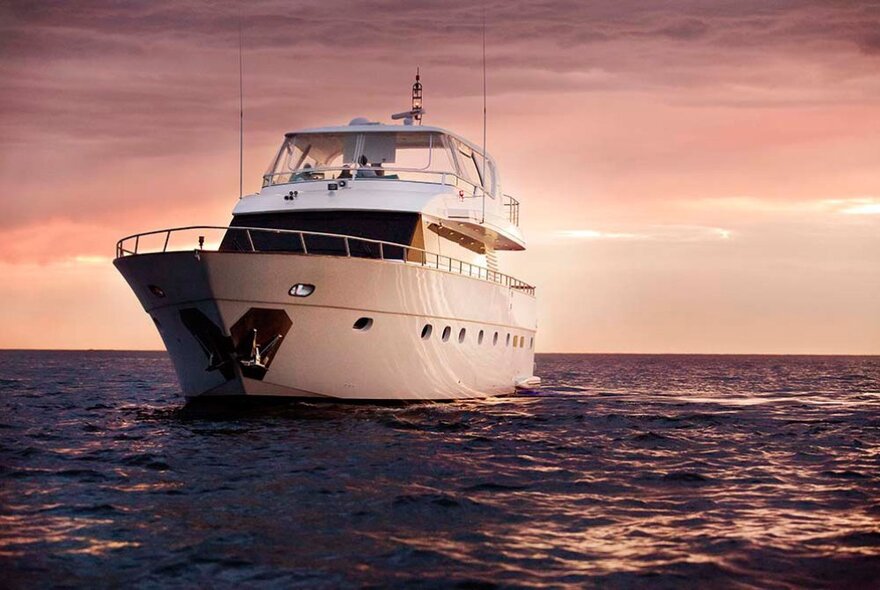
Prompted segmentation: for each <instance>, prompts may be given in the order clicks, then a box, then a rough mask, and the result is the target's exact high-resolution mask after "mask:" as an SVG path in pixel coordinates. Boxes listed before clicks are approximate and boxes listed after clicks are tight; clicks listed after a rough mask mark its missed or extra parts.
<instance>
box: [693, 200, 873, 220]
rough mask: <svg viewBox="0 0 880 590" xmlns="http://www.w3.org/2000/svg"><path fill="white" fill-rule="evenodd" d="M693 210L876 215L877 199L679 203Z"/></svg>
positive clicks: (781, 213)
mask: <svg viewBox="0 0 880 590" xmlns="http://www.w3.org/2000/svg"><path fill="white" fill-rule="evenodd" d="M683 206H685V207H687V208H693V209H702V210H714V211H728V212H739V213H758V214H769V215H824V216H826V217H828V216H835V215H876V214H880V198H878V197H854V198H846V199H811V200H790V201H785V200H779V199H762V198H757V197H722V198H714V199H696V200H691V201H687V202H685V203H683Z"/></svg>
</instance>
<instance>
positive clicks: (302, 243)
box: [299, 232, 309, 254]
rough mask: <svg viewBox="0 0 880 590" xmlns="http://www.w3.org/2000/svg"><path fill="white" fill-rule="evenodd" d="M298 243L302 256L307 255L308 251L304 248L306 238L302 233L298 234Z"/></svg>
mask: <svg viewBox="0 0 880 590" xmlns="http://www.w3.org/2000/svg"><path fill="white" fill-rule="evenodd" d="M299 243H300V244H301V245H302V249H303V254H308V253H309V249H308V248H306V238H305V236H304V235H303V233H302V232H299Z"/></svg>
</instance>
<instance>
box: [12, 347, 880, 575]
mask: <svg viewBox="0 0 880 590" xmlns="http://www.w3.org/2000/svg"><path fill="white" fill-rule="evenodd" d="M538 374H539V375H541V376H542V377H543V378H544V381H545V384H546V387H545V388H544V389H543V390H542V391H541V392H540V393H533V394H528V395H520V396H515V397H509V398H502V399H494V400H490V401H485V402H467V403H454V404H443V405H418V406H408V407H374V406H344V405H316V404H305V403H285V404H281V405H277V404H276V405H269V406H244V407H235V408H229V409H224V408H218V407H210V406H209V407H184V406H183V405H182V398H181V396H180V395H179V393H178V390H177V386H176V382H175V378H174V374H173V372H172V370H171V366H170V363H169V361H168V360H167V358H166V356H165V355H164V354H151V353H99V352H96V353H73V352H68V353H59V352H2V353H0V408H2V410H0V586H4V587H19V588H30V587H34V586H35V585H36V586H52V585H60V586H99V587H106V586H123V585H126V586H127V585H129V584H133V585H136V586H139V587H152V586H167V585H173V586H186V587H192V586H200V587H234V586H243V587H261V586H268V587H282V588H287V587H315V588H333V587H340V586H362V585H376V586H383V587H384V586H402V587H414V588H423V587H429V588H430V587H462V588H474V587H478V588H479V587H486V588H492V587H495V586H498V587H534V586H556V587H562V586H571V587H575V586H577V587H582V586H602V587H649V588H664V587H731V586H734V587H761V588H790V587H794V586H821V587H857V588H867V587H875V588H876V587H878V586H880V584H878V582H880V358H878V357H862V358H859V357H721V356H719V357H714V356H708V357H688V356H615V355H607V356H605V355H595V356H594V355H591V356H563V355H559V356H557V355H543V356H539V358H538Z"/></svg>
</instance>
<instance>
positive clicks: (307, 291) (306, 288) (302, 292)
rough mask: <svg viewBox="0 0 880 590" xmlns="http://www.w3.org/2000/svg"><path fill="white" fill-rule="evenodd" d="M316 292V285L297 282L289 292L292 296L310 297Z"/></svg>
mask: <svg viewBox="0 0 880 590" xmlns="http://www.w3.org/2000/svg"><path fill="white" fill-rule="evenodd" d="M314 292H315V286H314V285H310V284H309V283H297V284H295V285H294V286H293V287H291V288H290V290H289V291H288V292H287V294H288V295H290V296H291V297H308V296H309V295H311V294H312V293H314Z"/></svg>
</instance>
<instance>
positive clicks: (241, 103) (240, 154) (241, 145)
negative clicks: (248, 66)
mask: <svg viewBox="0 0 880 590" xmlns="http://www.w3.org/2000/svg"><path fill="white" fill-rule="evenodd" d="M241 37H242V35H241V10H239V12H238V198H239V199H240V198H242V197H243V196H244V189H243V188H242V187H243V185H244V65H243V60H242V55H241V54H242V50H241V45H242V43H241Z"/></svg>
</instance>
